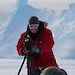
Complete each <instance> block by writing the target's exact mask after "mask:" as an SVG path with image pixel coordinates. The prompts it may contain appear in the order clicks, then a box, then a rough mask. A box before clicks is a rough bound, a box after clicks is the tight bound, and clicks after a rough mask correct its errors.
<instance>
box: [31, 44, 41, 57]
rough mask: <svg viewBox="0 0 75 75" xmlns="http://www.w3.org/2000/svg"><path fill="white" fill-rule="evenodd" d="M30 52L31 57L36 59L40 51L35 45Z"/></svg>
mask: <svg viewBox="0 0 75 75" xmlns="http://www.w3.org/2000/svg"><path fill="white" fill-rule="evenodd" d="M31 51H32V55H33V57H38V56H39V55H40V49H39V48H38V47H37V46H36V45H33V46H32V47H31Z"/></svg>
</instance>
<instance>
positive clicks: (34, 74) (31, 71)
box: [27, 68, 42, 75]
mask: <svg viewBox="0 0 75 75" xmlns="http://www.w3.org/2000/svg"><path fill="white" fill-rule="evenodd" d="M41 72H42V70H40V69H38V68H28V74H27V75H40V74H41Z"/></svg>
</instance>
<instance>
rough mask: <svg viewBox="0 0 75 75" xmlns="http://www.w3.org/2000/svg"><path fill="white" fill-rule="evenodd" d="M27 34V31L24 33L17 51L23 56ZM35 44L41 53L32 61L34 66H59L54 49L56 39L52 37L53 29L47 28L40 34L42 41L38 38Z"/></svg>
mask: <svg viewBox="0 0 75 75" xmlns="http://www.w3.org/2000/svg"><path fill="white" fill-rule="evenodd" d="M26 34H27V32H24V33H22V35H21V37H20V39H19V41H18V43H17V51H18V54H19V55H21V56H23V54H22V51H21V50H22V48H23V43H24V39H25V35H26ZM35 44H36V45H37V46H38V47H39V48H40V50H41V53H40V55H39V56H38V57H37V58H36V59H35V60H33V61H32V66H34V67H49V66H55V67H58V65H57V63H56V60H55V57H54V54H53V51H52V47H53V45H54V40H53V37H52V32H51V30H49V29H47V28H45V29H44V32H42V33H41V34H40V41H39V42H38V40H36V41H35Z"/></svg>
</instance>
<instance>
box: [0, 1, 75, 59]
mask: <svg viewBox="0 0 75 75" xmlns="http://www.w3.org/2000/svg"><path fill="white" fill-rule="evenodd" d="M33 15H35V16H38V18H39V20H41V21H46V22H48V28H49V29H51V31H52V33H53V37H54V41H55V44H54V47H53V51H54V54H55V57H56V58H57V59H75V42H74V41H75V0H56V1H54V0H6V1H5V0H0V57H1V58H3V57H6V58H16V57H19V56H18V54H17V50H16V44H17V41H18V39H19V38H20V36H21V33H22V32H24V31H25V30H26V27H27V24H28V20H29V18H30V17H31V16H33Z"/></svg>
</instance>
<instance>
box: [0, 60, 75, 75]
mask: <svg viewBox="0 0 75 75" xmlns="http://www.w3.org/2000/svg"><path fill="white" fill-rule="evenodd" d="M22 60H23V59H0V75H17V73H18V70H19V68H20V65H21V63H22ZM58 64H59V66H60V68H63V69H65V70H66V72H67V73H68V75H74V74H75V60H61V61H58ZM20 75H27V69H26V63H25V64H24V66H23V68H22V71H21V73H20Z"/></svg>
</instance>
